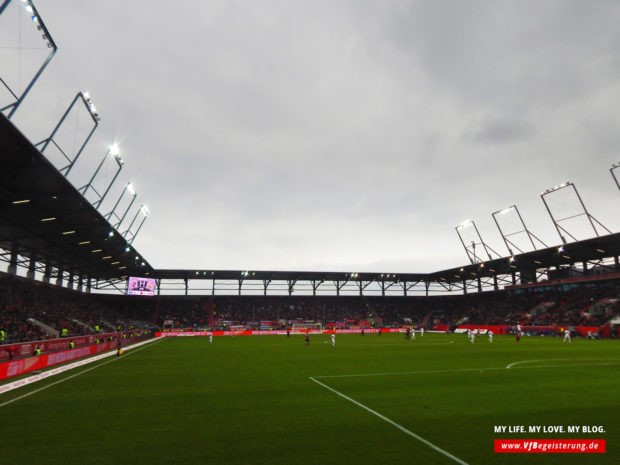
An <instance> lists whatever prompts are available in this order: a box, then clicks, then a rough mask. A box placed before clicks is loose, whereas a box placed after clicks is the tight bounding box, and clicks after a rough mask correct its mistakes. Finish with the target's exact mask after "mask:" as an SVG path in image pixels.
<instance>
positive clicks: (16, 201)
mask: <svg viewBox="0 0 620 465" xmlns="http://www.w3.org/2000/svg"><path fill="white" fill-rule="evenodd" d="M24 203H30V200H15V201H14V202H13V205H21V204H24Z"/></svg>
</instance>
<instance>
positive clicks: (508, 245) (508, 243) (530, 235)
mask: <svg viewBox="0 0 620 465" xmlns="http://www.w3.org/2000/svg"><path fill="white" fill-rule="evenodd" d="M511 211H514V212H516V214H517V216H518V217H519V221H520V222H521V226H523V229H522V230H521V231H516V232H513V233H509V234H504V231H503V230H502V228H501V227H500V225H499V221H498V220H497V216H498V215H505V214H506V213H509V212H511ZM491 216H493V221H495V225H496V226H497V229H499V233H500V235H501V236H502V239H504V244H506V248H507V249H508V253H509V254H510V255H514V252H513V251H512V249H511V246H512V247H514V248H515V249H517V250H518V251H519V253H524V252H523V250H521V248H520V247H519V246H517V245H516V244H515V243H514V242H513V241H511V240H510V239H508V238H509V237H511V236H514V235H517V234H521V233H523V232H525V233H526V234H527V238H528V239H529V240H530V243H531V244H532V247H533V248H534V250H537V249H536V244H535V243H534V239H536V240H537V241H538V242H540V243H541V244H542V245H543V247H545V248H546V247H547V244H545V243H544V242H543V241H541V240H540V239H539V238H538V237H536V235H535V234H534V233H532V232H530V231H529V230H528V229H527V227H526V226H525V222H524V221H523V217H522V216H521V213H519V209H518V208H517V206H516V205H510V206H509V207H506V208H504V209H502V210H498V211H496V212H493V213H492V214H491Z"/></svg>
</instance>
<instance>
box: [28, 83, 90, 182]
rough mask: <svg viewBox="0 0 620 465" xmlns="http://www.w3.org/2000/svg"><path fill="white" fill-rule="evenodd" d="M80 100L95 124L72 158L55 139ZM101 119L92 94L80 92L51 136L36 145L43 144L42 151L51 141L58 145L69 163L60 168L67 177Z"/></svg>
mask: <svg viewBox="0 0 620 465" xmlns="http://www.w3.org/2000/svg"><path fill="white" fill-rule="evenodd" d="M78 100H81V101H82V103H84V106H85V107H86V110H87V111H88V114H89V115H90V117H91V119H92V120H93V123H94V126H93V127H92V128H91V130H90V132H89V133H88V135H87V136H86V139H84V142H83V143H82V145H81V146H80V148H79V149H78V151H77V152H76V154H75V155H74V156H73V158H71V157H69V156H68V155H67V154H66V153H65V152H64V150H63V149H62V148H61V147H60V146H59V145H58V144H57V143H56V141H55V140H54V136H55V135H56V133H57V132H58V130H59V129H60V127H61V126H62V124H63V123H64V122H65V120H66V119H67V116H69V113H71V110H72V109H73V107H74V106H75V104H76V103H77V102H78ZM100 120H101V118H100V117H99V114H98V113H97V110H96V108H95V105H94V104H93V102H92V100H91V99H90V95H88V93H85V92H78V93H77V95H76V96H75V98H74V99H73V101H72V102H71V104H70V105H69V107H68V108H67V111H65V113H64V115H62V118H60V121H58V124H57V125H56V127H55V128H54V130H53V131H52V133H51V134H50V136H49V137H48V138H47V139H44V140H42V141H41V142H39V143H38V144H36V146H39V145H41V144H43V147H41V150H40V152H41V153H44V152H45V149H46V148H47V147H48V145H49V144H50V143H51V144H54V145H55V146H56V148H57V149H58V150H59V151H60V153H62V155H63V157H65V159H66V160H67V162H68V163H69V164H68V165H66V166H63V167H62V168H60V169H59V170H58V171H60V172H61V173H62V174H64V175H65V177H67V176H68V175H69V172H70V171H71V169H72V168H73V165H75V162H77V160H78V158H79V157H80V155H81V154H82V151H83V150H84V148H85V147H86V145H87V144H88V142H89V141H90V138H91V137H92V135H93V134H94V132H95V130H96V129H97V127H98V126H99V121H100Z"/></svg>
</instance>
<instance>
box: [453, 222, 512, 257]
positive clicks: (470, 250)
mask: <svg viewBox="0 0 620 465" xmlns="http://www.w3.org/2000/svg"><path fill="white" fill-rule="evenodd" d="M470 225H471V226H473V227H474V231H475V232H476V236H477V238H478V242H476V241H475V240H474V241H471V245H466V244H465V241H464V240H463V236H461V230H462V229H464V228H465V227H467V226H470ZM454 229H455V230H456V233H457V234H458V236H459V239H460V240H461V244H463V248H464V249H465V253H466V254H467V258H469V261H470V262H471V263H472V264H474V263H480V262H482V261H484V260H482V258H480V257H478V256H477V255H476V246H477V245H481V246H482V247H483V249H484V251H485V252H486V254H487V256H488V257H489V260H493V257H492V256H491V252H493V253H494V254H495V255H497V256H498V257H501V255H500V254H499V253H497V252H496V251H495V250H493V249H492V248H491V247H490V246H489V245H487V244H486V243H485V242H484V241H483V240H482V237H481V236H480V231H478V227H477V226H476V223H474V222H473V221H472V220H466V221H463V222H462V223H461V224H458V225H456V226H455V228H454Z"/></svg>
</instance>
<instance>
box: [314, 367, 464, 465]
mask: <svg viewBox="0 0 620 465" xmlns="http://www.w3.org/2000/svg"><path fill="white" fill-rule="evenodd" d="M310 379H311V380H312V381H314V382H315V383H316V384H318V385H320V386H323V387H324V388H325V389H327V390H329V391H332V392H333V393H334V394H336V395H338V396H340V397H342V398H343V399H346V400H348V401H349V402H352V403H353V404H355V405H357V406H358V407H361V408H363V409H364V410H366V411H367V412H369V413H372V414H373V415H374V416H376V417H378V418H380V419H381V420H383V421H385V422H387V423H389V424H390V425H392V426H394V427H395V428H397V429H399V430H400V431H402V432H403V433H405V434H408V435H409V436H411V437H412V438H414V439H417V440H418V441H420V442H421V443H423V444H425V445H427V446H428V447H430V448H431V449H433V450H435V451H437V452H439V453H440V454H442V455H444V456H446V457H448V458H449V459H451V460H454V461H455V462H456V463H460V464H461V465H469V464H468V463H467V462H465V461H463V460H461V459H460V458H458V457H455V456H454V455H452V454H451V453H450V452H448V451H445V450H443V449H442V448H441V447H439V446H436V445H435V444H433V443H432V442H430V441H428V440H427V439H424V438H423V437H422V436H418V435H417V434H415V433H413V432H411V431H409V430H408V429H407V428H405V427H404V426H402V425H399V424H398V423H396V422H395V421H393V420H390V419H389V418H388V417H386V416H384V415H381V414H380V413H379V412H377V411H375V410H373V409H371V408H370V407H367V406H365V405H364V404H362V403H361V402H358V401H356V400H355V399H352V398H351V397H349V396H347V395H345V394H343V393H342V392H340V391H337V390H335V389H334V388H332V387H329V386H328V385H327V384H323V383H321V382H320V381H317V380H316V379H315V378H313V377H312V376H310Z"/></svg>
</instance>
